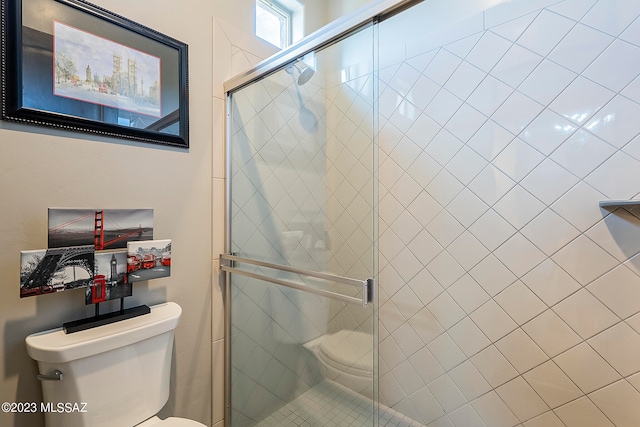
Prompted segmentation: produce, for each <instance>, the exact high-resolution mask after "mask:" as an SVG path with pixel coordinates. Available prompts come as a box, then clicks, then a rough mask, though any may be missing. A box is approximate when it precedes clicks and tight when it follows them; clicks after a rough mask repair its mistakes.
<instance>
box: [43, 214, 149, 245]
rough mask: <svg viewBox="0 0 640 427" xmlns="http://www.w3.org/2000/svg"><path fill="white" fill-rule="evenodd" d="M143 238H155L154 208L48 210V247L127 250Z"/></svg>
mask: <svg viewBox="0 0 640 427" xmlns="http://www.w3.org/2000/svg"><path fill="white" fill-rule="evenodd" d="M144 240H153V209H101V210H98V209H66V208H65V209H61V208H50V209H49V248H60V247H68V246H79V245H94V246H95V248H96V251H102V250H107V249H126V248H127V242H131V241H144Z"/></svg>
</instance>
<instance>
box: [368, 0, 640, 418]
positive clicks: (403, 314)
mask: <svg viewBox="0 0 640 427" xmlns="http://www.w3.org/2000/svg"><path fill="white" fill-rule="evenodd" d="M407 13H411V12H410V11H409V12H407ZM484 17H485V31H482V32H479V33H476V34H474V35H472V36H469V37H466V38H465V39H462V40H457V41H456V42H454V43H451V44H447V45H444V46H441V48H439V49H434V50H429V51H428V52H416V44H415V43H414V44H412V45H411V46H412V48H411V50H410V52H412V54H417V53H420V54H421V55H419V56H416V57H414V58H407V59H406V60H405V61H404V62H402V63H399V64H396V65H395V66H393V67H389V68H387V69H385V70H382V71H381V75H384V76H385V78H384V81H383V82H381V83H380V89H381V91H382V93H383V97H382V98H381V110H382V111H383V114H382V117H381V123H380V125H381V127H382V128H383V129H394V131H395V133H393V134H389V133H387V132H382V133H381V137H380V144H381V147H383V153H384V154H383V155H382V157H381V161H382V166H381V169H380V185H381V187H382V188H384V189H385V197H383V198H382V199H381V201H380V212H381V221H382V223H384V224H385V231H384V234H383V236H382V238H381V240H380V251H381V253H380V254H381V258H380V259H381V268H382V270H383V272H384V271H385V270H389V269H393V270H394V271H395V272H397V274H395V275H393V276H391V275H385V274H383V275H381V277H380V286H381V289H382V290H383V293H384V294H385V295H386V296H387V299H386V302H385V306H391V305H393V307H394V310H393V311H389V310H385V309H384V306H383V309H382V310H381V312H380V317H381V323H382V324H383V325H387V324H389V325H391V324H392V325H393V327H392V328H391V329H389V328H387V330H388V333H389V334H390V335H389V336H388V337H386V338H385V340H384V341H383V344H382V347H383V348H386V347H387V345H385V343H386V342H387V341H390V342H391V341H393V342H397V341H404V340H409V339H410V340H415V339H416V337H418V338H419V339H420V340H421V342H420V343H418V345H415V342H414V343H413V345H412V346H411V351H412V352H414V353H413V354H412V356H411V357H409V358H407V360H408V361H409V363H410V364H411V365H412V366H413V367H414V368H415V371H417V372H419V373H420V372H421V373H422V374H420V378H421V381H422V382H423V383H424V386H423V387H422V388H417V389H416V387H418V385H419V383H417V382H416V381H415V379H413V378H409V377H408V376H403V373H406V372H413V371H410V370H409V369H408V367H407V366H406V365H404V362H403V360H402V358H401V357H400V358H399V357H397V356H398V354H397V353H396V352H394V351H391V352H381V355H380V357H381V364H382V365H389V364H391V365H392V366H404V368H403V369H402V370H398V369H395V370H391V371H390V372H389V373H388V374H387V376H386V377H385V380H384V381H382V382H381V385H380V387H381V393H382V402H383V403H384V404H387V405H389V406H392V407H393V408H395V409H396V410H401V409H399V408H406V409H407V411H408V412H407V413H406V415H409V414H411V416H417V417H420V418H419V419H416V421H418V422H420V423H422V424H424V425H429V426H436V425H438V426H439V425H453V426H454V427H463V426H464V427H472V426H473V427H475V426H487V427H501V426H505V427H512V426H520V425H521V426H526V427H556V426H558V427H559V426H569V427H571V426H576V427H588V426H598V427H605V426H635V425H640V409H639V408H640V392H639V391H638V388H636V386H637V385H638V383H639V382H638V381H637V379H636V377H638V375H635V374H637V373H638V372H640V363H639V362H638V360H640V359H638V358H637V357H636V355H637V354H639V352H640V334H639V331H640V320H638V319H640V314H638V313H640V275H639V273H640V271H639V269H638V268H637V266H636V265H637V263H636V265H634V264H632V263H630V262H629V260H630V259H632V258H634V257H635V256H636V255H637V254H638V253H640V244H639V243H638V242H639V241H640V220H639V219H638V217H637V216H635V215H633V214H631V213H629V212H627V211H623V210H617V211H614V212H611V211H606V210H602V209H599V208H598V201H599V200H604V199H607V198H619V199H630V198H637V197H639V196H640V187H639V186H638V182H640V172H639V171H640V161H639V160H640V154H639V153H640V148H638V147H640V142H639V141H640V137H638V134H640V121H639V120H638V117H639V114H640V104H639V102H640V95H639V94H640V77H639V76H640V3H638V2H637V1H635V0H564V1H536V2H531V1H523V0H520V1H514V2H509V3H507V4H505V5H502V6H498V7H495V8H494V9H491V10H488V11H486V12H485V16H484ZM393 19H397V20H400V19H402V15H399V16H396V17H394V18H393ZM394 28H398V26H397V25H395V26H394ZM384 33H385V26H384V22H383V23H382V24H381V30H380V36H381V37H384ZM395 36H396V38H397V34H396V35H395ZM434 39H441V40H447V39H448V38H447V36H446V35H440V34H438V35H434ZM449 40H450V38H449ZM407 42H408V43H411V41H410V40H409V41H407ZM381 63H388V62H385V61H384V60H381ZM401 85H402V89H400V86H401ZM409 86H410V87H411V89H410V90H407V87H409ZM391 89H393V91H394V93H398V94H401V96H402V98H403V99H405V98H406V99H411V100H412V104H411V105H412V107H413V109H412V110H410V111H409V110H407V109H406V108H405V109H404V110H403V106H402V104H401V103H399V102H394V103H393V105H392V104H391V103H387V98H385V96H384V94H385V93H387V92H388V91H389V90H391ZM394 99H395V98H394ZM385 112H386V113H385ZM406 129H408V130H407V131H405V130H406ZM397 131H400V133H401V134H397ZM402 133H404V135H405V136H406V138H403V136H402ZM387 135H389V136H390V137H391V136H393V138H392V139H391V140H390V141H387V140H386V139H387ZM407 138H409V139H410V141H409V139H407ZM391 145H392V147H393V149H392V150H387V149H385V147H387V146H391ZM400 153H406V154H405V156H406V157H404V158H403V157H400V156H399V154H400ZM414 159H415V160H414ZM392 161H393V168H391V167H389V166H390V165H391V162H392ZM409 162H411V164H410V165H409V166H407V163H409ZM387 189H388V191H389V193H386V190H387ZM386 226H388V228H386ZM391 235H392V236H393V239H390V238H389V236H391ZM385 236H387V237H385ZM418 236H419V237H418ZM403 246H404V247H407V248H409V249H410V250H411V253H412V254H413V255H414V256H415V258H411V257H410V258H411V260H412V262H411V263H410V265H411V270H406V271H402V270H403V269H404V268H407V261H406V260H405V259H404V257H405V256H407V253H406V252H405V251H403V250H402V248H403ZM638 259H640V258H638ZM415 260H417V261H418V262H419V263H420V264H414V262H415ZM421 266H422V267H424V270H421V268H420V267H421ZM427 272H428V274H427ZM398 280H400V281H401V283H396V281H398ZM391 281H393V282H394V283H391ZM409 284H410V285H409ZM408 287H410V289H411V290H412V294H413V295H417V296H419V297H418V299H419V300H420V304H422V307H420V306H415V305H413V306H411V305H410V304H407V302H408V300H407V296H409V295H410V294H408V293H405V292H403V291H402V290H403V288H408ZM387 289H388V290H389V291H388V292H385V291H386V290H387ZM400 301H403V302H402V303H400ZM396 302H398V303H397V304H396ZM409 306H410V307H409ZM390 315H393V316H394V317H393V319H391V318H387V316H390ZM419 318H421V319H427V318H428V319H431V321H430V322H425V321H418V319H419ZM405 322H406V323H405ZM404 325H409V326H410V328H413V329H414V330H415V333H414V334H413V333H411V332H410V330H409V329H408V328H406V327H403V326H404ZM416 328H418V329H416ZM419 328H430V330H429V331H427V330H420V329H419ZM421 346H422V347H421ZM387 358H389V362H387ZM427 366H436V367H435V368H428V367H427ZM390 377H393V379H394V380H393V381H391V378H390ZM388 384H393V388H394V392H393V393H388V392H387V391H386V390H385V388H386V386H387V385H388ZM427 390H428V393H427ZM390 394H393V396H394V398H393V401H390V400H389V399H388V395H390ZM424 396H429V398H428V399H427V400H424V402H423V403H424V406H423V407H420V408H419V405H420V402H421V400H420V399H421V397H424ZM406 402H410V403H411V405H408V404H407V403H406Z"/></svg>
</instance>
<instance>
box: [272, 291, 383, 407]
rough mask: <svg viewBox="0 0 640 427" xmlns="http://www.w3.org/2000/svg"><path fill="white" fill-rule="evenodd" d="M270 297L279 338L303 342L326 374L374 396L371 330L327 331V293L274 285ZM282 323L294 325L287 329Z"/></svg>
mask: <svg viewBox="0 0 640 427" xmlns="http://www.w3.org/2000/svg"><path fill="white" fill-rule="evenodd" d="M307 283H310V284H311V285H312V286H314V287H317V288H321V289H322V288H323V287H324V286H325V283H324V281H322V280H314V279H307ZM270 299H271V304H272V310H273V314H272V315H273V318H274V320H275V322H274V323H273V324H272V327H273V334H274V338H275V340H276V341H277V342H280V343H285V344H298V345H303V346H304V348H306V349H307V350H308V351H309V352H310V353H311V354H312V355H313V356H314V357H315V359H316V360H317V361H318V363H319V365H320V368H321V370H322V374H323V376H324V378H326V379H329V380H331V381H334V382H336V383H338V384H341V385H343V386H344V387H347V388H349V389H351V390H352V391H355V392H356V393H360V394H362V395H364V396H366V397H368V398H371V397H372V394H373V337H372V335H371V334H369V333H366V332H362V331H354V330H347V329H343V330H339V331H337V332H335V333H333V334H329V333H327V332H328V326H327V325H328V324H329V308H328V307H327V305H326V300H325V298H324V297H320V296H317V295H314V294H310V293H306V292H301V291H298V290H293V289H288V288H283V287H278V286H272V287H271V288H270ZM291 319H293V321H292V320H291ZM280 325H291V326H289V328H288V330H287V331H284V330H283V328H282V327H281V326H280Z"/></svg>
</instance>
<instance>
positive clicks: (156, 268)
mask: <svg viewBox="0 0 640 427" xmlns="http://www.w3.org/2000/svg"><path fill="white" fill-rule="evenodd" d="M127 252H128V253H127V274H128V281H129V282H139V281H142V280H149V279H157V278H159V277H168V276H170V275H171V240H152V241H147V242H129V243H128V244H127Z"/></svg>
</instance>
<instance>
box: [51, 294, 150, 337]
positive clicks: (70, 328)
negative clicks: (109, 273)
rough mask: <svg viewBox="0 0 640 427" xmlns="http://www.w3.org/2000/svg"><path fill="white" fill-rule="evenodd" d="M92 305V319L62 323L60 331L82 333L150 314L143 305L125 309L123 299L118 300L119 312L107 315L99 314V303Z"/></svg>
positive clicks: (146, 306) (147, 307)
mask: <svg viewBox="0 0 640 427" xmlns="http://www.w3.org/2000/svg"><path fill="white" fill-rule="evenodd" d="M94 305H95V307H96V314H95V315H94V316H93V317H86V318H84V319H79V320H74V321H71V322H65V323H63V324H62V329H63V330H64V333H65V334H71V333H73V332H79V331H84V330H87V329H91V328H96V327H98V326H103V325H108V324H110V323H115V322H119V321H121V320H126V319H132V318H134V317H138V316H143V315H145V314H149V313H151V309H150V308H149V306H148V305H145V304H143V305H139V306H137V307H131V308H126V309H125V308H124V298H121V299H120V310H118V311H114V312H111V313H107V314H100V303H96V304H94Z"/></svg>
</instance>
